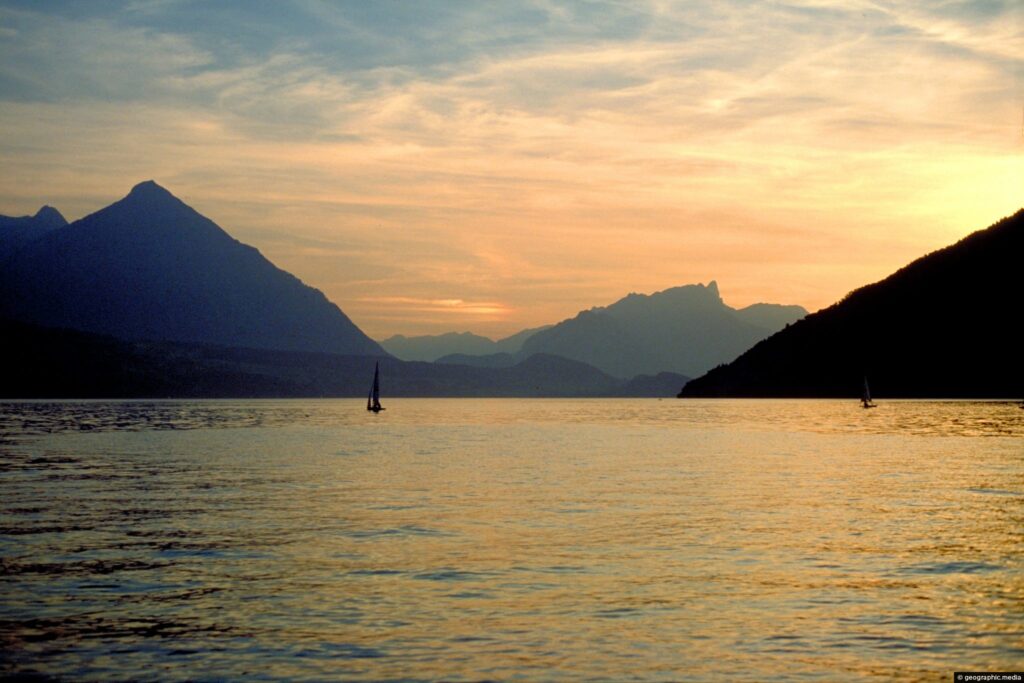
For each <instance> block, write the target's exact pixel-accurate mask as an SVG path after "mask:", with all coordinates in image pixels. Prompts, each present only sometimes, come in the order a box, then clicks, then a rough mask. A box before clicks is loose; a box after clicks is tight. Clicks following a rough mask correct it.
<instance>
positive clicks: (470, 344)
mask: <svg viewBox="0 0 1024 683" xmlns="http://www.w3.org/2000/svg"><path fill="white" fill-rule="evenodd" d="M548 327H550V325H546V326H543V327H533V328H530V329H526V330H522V331H521V332H517V333H515V334H513V335H511V336H509V337H505V338H504V339H499V340H498V341H493V340H492V339H488V338H487V337H482V336H480V335H478V334H473V333H472V332H447V333H445V334H434V335H421V336H414V337H406V336H404V335H401V334H396V335H394V336H392V337H388V338H387V339H384V340H383V341H381V342H380V345H381V346H382V347H384V350H385V351H387V352H388V353H390V354H391V355H393V356H395V357H396V358H401V359H402V360H422V361H435V360H437V359H439V358H442V357H445V356H452V355H458V356H487V355H491V354H495V353H506V354H512V353H515V352H517V351H519V349H520V348H522V345H523V342H524V341H525V340H526V339H528V338H529V337H530V336H532V335H533V334H535V333H537V332H538V331H540V330H544V329H547V328H548ZM509 365H511V363H510V364H509Z"/></svg>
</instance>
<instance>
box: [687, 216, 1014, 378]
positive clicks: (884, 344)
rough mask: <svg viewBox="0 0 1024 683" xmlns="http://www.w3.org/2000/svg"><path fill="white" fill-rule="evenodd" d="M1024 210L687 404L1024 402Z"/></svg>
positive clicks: (826, 314)
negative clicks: (866, 389)
mask: <svg viewBox="0 0 1024 683" xmlns="http://www.w3.org/2000/svg"><path fill="white" fill-rule="evenodd" d="M1022 262H1024V209H1022V210H1021V211H1018V212H1017V213H1016V214H1014V215H1013V216H1010V217H1008V218H1004V219H1003V220H1001V221H999V222H998V223H996V224H994V225H992V226H991V227H989V228H987V229H985V230H981V231H978V232H975V233H973V234H971V235H969V236H967V237H965V238H964V239H962V240H960V241H959V242H957V243H956V244H954V245H952V246H949V247H946V248H944V249H940V250H938V251H935V252H933V253H931V254H928V255H927V256H924V257H922V258H920V259H917V260H916V261H914V262H912V263H910V264H909V265H907V266H905V267H903V268H901V269H900V270H898V271H896V272H895V273H893V274H892V275H891V276H889V277H887V278H885V279H884V280H882V281H880V282H876V283H874V284H871V285H867V286H865V287H861V288H860V289H857V290H855V291H853V292H851V293H850V294H848V295H847V296H846V297H845V298H844V299H843V300H842V301H840V302H838V303H836V304H834V305H832V306H830V307H828V308H826V309H823V310H821V311H819V312H817V313H815V314H812V315H809V316H807V317H806V318H804V319H803V320H801V321H799V322H797V323H794V324H792V325H790V326H789V327H788V328H785V329H783V330H782V331H780V332H778V333H777V334H775V335H774V336H772V337H770V338H768V339H766V340H764V341H762V342H760V343H759V344H757V345H756V346H754V347H753V348H751V349H750V350H749V351H747V352H746V353H744V354H743V355H742V356H740V357H739V358H737V359H736V360H735V361H734V362H732V363H730V364H729V365H724V366H721V367H717V368H715V369H714V370H712V371H710V372H708V373H707V374H706V375H704V376H703V377H699V378H697V379H694V380H692V381H690V382H688V383H687V384H686V385H685V386H684V387H683V390H682V391H681V392H680V394H679V395H680V397H700V396H706V397H707V396H722V397H726V396H729V397H769V396H779V397H782V396H790V397H829V396H835V397H840V396H859V395H860V391H861V387H862V385H863V381H864V378H865V377H867V378H868V379H869V381H870V384H871V389H872V393H873V394H874V395H875V396H877V397H908V398H910V397H935V398H956V397H964V398H968V397H989V398H1000V397H1020V396H1022V395H1024V361H1022V354H1021V352H1020V347H1021V343H1020V325H1019V323H1020V319H1021V316H1020V311H1021V303H1020V294H1019V290H1020V273H1021V263H1022Z"/></svg>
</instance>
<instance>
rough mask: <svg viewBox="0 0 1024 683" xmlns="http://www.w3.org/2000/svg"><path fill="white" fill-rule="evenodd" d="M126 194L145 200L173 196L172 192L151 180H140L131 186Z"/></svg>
mask: <svg viewBox="0 0 1024 683" xmlns="http://www.w3.org/2000/svg"><path fill="white" fill-rule="evenodd" d="M128 196H129V197H134V198H136V199H147V200H149V199H157V198H166V197H171V198H175V197H174V195H173V194H171V193H170V192H168V191H167V190H166V189H165V188H163V187H161V186H160V185H157V184H156V182H155V181H153V180H144V181H142V182H141V183H139V184H138V185H136V186H135V187H133V188H132V191H131V192H129V193H128Z"/></svg>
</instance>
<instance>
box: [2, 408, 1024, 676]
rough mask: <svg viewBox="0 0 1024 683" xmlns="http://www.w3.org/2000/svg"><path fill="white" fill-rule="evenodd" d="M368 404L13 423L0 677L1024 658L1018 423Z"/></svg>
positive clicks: (953, 411)
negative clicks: (380, 409)
mask: <svg viewBox="0 0 1024 683" xmlns="http://www.w3.org/2000/svg"><path fill="white" fill-rule="evenodd" d="M83 406H84V407H83ZM359 407H360V406H359V405H357V404H356V403H354V402H346V401H321V402H199V403H160V404H152V405H149V404H147V405H144V406H141V407H140V406H135V407H134V408H133V410H135V411H136V412H137V413H138V414H139V415H146V417H145V418H143V417H137V418H135V419H134V422H133V423H132V424H130V425H127V426H126V425H120V426H118V425H115V424H114V423H115V421H116V420H118V419H120V418H118V415H119V414H121V413H123V410H122V409H119V408H117V407H113V406H111V405H110V404H87V405H86V404H82V405H77V404H76V405H75V406H69V405H58V406H57V408H55V409H51V410H50V417H47V415H46V414H39V413H33V412H32V410H31V409H29V408H26V407H25V405H22V406H21V408H19V409H18V410H20V413H18V412H17V411H15V410H12V409H10V408H9V409H8V410H6V411H5V412H4V415H5V417H4V419H5V420H6V421H7V423H8V425H10V424H11V423H13V422H14V421H15V417H16V418H17V419H18V420H21V422H20V423H19V424H22V425H28V426H27V427H26V426H23V427H22V432H21V433H20V434H19V433H16V432H15V433H14V435H13V436H12V437H9V439H10V440H9V441H8V442H7V444H6V445H3V446H0V457H2V461H0V462H2V469H0V474H2V475H3V478H2V479H0V486H2V491H0V493H3V494H4V495H3V500H4V501H5V502H4V505H5V508H4V516H3V520H4V521H3V526H4V545H3V551H2V552H3V555H2V558H3V562H4V569H5V572H4V577H3V584H2V585H3V587H4V598H5V600H4V604H3V607H2V619H3V626H4V629H3V633H4V638H5V640H4V643H5V645H4V648H5V650H6V651H8V652H10V653H12V657H11V659H10V661H11V662H13V664H9V665H0V666H9V667H14V668H11V669H0V671H27V670H36V671H41V672H44V673H52V674H60V675H67V676H72V677H83V676H84V677H87V678H88V677H96V678H104V677H106V678H109V677H114V678H130V677H132V676H131V674H132V672H138V671H146V670H154V669H152V667H154V666H156V667H158V669H156V670H162V671H163V672H164V673H165V674H168V677H181V678H190V677H197V676H198V677H207V676H211V675H212V676H214V677H227V678H234V677H238V676H241V675H242V674H243V673H245V672H250V673H251V672H254V671H258V672H260V673H261V675H267V676H271V677H281V678H303V677H310V678H319V679H323V678H349V679H366V680H386V679H391V678H396V679H397V678H402V679H412V680H437V679H466V680H478V679H494V680H505V679H510V678H516V677H519V678H525V679H529V680H536V679H545V680H560V679H565V678H570V679H580V678H592V679H597V680H622V679H626V678H631V677H632V678H637V679H642V680H668V679H674V680H678V679H681V678H686V679H688V680H722V679H724V678H734V679H737V680H769V679H778V680H790V679H791V680H796V679H804V678H815V677H817V678H819V679H823V680H876V679H877V680H936V679H939V678H942V679H945V678H947V677H948V675H949V674H950V673H951V672H952V671H954V670H979V669H980V670H1014V669H1019V666H1020V662H1021V661H1024V645H1022V643H1024V610H1022V609H1021V607H1022V606H1024V578H1022V577H1024V574H1022V569H1024V560H1022V557H1021V552H1020V549H1021V541H1022V538H1021V529H1024V457H1022V456H1024V449H1022V446H1024V411H1021V410H1019V409H1018V408H1016V406H1015V405H1014V404H1011V403H965V402H948V403H946V402H943V403H934V402H886V403H883V404H882V405H881V406H880V407H879V408H877V409H875V410H872V411H861V410H860V409H859V408H858V407H857V406H856V403H853V402H841V401H779V402H773V401H693V402H690V401H564V400H563V401H500V400H492V401H475V402H470V401H425V400H406V401H393V402H391V403H390V404H389V406H388V407H389V411H388V412H387V413H383V414H381V415H378V416H373V415H367V414H366V413H365V410H356V408H359ZM81 424H89V425H90V426H91V429H89V430H88V433H85V434H82V433H78V432H76V431H73V429H74V427H75V425H81ZM140 424H143V425H148V426H144V427H140V426H139V425H140ZM47 425H49V426H50V427H51V429H50V430H48V429H46V426H47ZM54 425H56V426H55V427H54ZM112 425H113V426H112ZM166 425H174V426H176V427H178V428H180V429H173V430H172V429H169V428H167V427H166ZM257 425H259V426H257ZM135 428H139V429H140V430H141V431H125V430H126V429H135ZM5 431H6V432H7V433H8V434H11V433H12V432H11V430H10V429H5ZM48 431H54V432H55V433H53V434H47V432H48ZM40 434H42V435H40ZM47 529H48V530H47ZM114 653H116V656H114ZM97 662H99V663H97ZM159 667H165V668H163V669H160V668H159ZM172 673H173V675H170V674H172Z"/></svg>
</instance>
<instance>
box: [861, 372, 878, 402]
mask: <svg viewBox="0 0 1024 683" xmlns="http://www.w3.org/2000/svg"><path fill="white" fill-rule="evenodd" d="M860 405H861V407H862V408H874V407H875V404H874V403H873V402H872V401H871V389H870V388H868V378H867V377H865V378H864V393H863V394H861V397H860Z"/></svg>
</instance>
